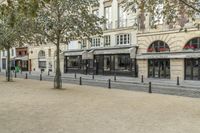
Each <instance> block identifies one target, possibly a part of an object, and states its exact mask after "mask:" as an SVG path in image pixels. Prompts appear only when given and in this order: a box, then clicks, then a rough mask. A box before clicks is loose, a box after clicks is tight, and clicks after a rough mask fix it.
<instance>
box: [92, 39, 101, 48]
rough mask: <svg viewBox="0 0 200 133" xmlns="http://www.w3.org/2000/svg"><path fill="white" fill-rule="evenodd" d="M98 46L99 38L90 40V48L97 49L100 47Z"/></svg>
mask: <svg viewBox="0 0 200 133" xmlns="http://www.w3.org/2000/svg"><path fill="white" fill-rule="evenodd" d="M100 44H101V42H100V38H99V37H98V38H92V45H91V46H92V47H99V46H100Z"/></svg>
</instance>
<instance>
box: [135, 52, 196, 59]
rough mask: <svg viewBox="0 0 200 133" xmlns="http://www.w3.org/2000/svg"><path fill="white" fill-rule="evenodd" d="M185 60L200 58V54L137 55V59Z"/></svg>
mask: <svg viewBox="0 0 200 133" xmlns="http://www.w3.org/2000/svg"><path fill="white" fill-rule="evenodd" d="M185 58H186V59H187V58H200V52H176V53H169V52H168V53H148V54H141V55H137V59H185Z"/></svg>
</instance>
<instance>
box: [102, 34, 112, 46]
mask: <svg viewBox="0 0 200 133" xmlns="http://www.w3.org/2000/svg"><path fill="white" fill-rule="evenodd" d="M103 39H104V47H106V46H110V45H111V36H110V35H105V36H104V38H103Z"/></svg>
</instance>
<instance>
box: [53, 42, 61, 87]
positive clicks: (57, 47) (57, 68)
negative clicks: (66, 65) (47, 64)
mask: <svg viewBox="0 0 200 133" xmlns="http://www.w3.org/2000/svg"><path fill="white" fill-rule="evenodd" d="M56 55H57V59H56V76H55V82H56V84H55V86H54V87H55V89H61V87H62V85H61V84H62V81H61V71H60V38H58V40H57V44H56Z"/></svg>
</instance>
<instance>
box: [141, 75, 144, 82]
mask: <svg viewBox="0 0 200 133" xmlns="http://www.w3.org/2000/svg"><path fill="white" fill-rule="evenodd" d="M141 83H144V76H143V75H142V77H141Z"/></svg>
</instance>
